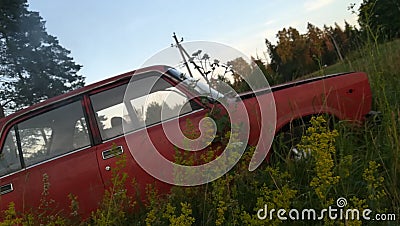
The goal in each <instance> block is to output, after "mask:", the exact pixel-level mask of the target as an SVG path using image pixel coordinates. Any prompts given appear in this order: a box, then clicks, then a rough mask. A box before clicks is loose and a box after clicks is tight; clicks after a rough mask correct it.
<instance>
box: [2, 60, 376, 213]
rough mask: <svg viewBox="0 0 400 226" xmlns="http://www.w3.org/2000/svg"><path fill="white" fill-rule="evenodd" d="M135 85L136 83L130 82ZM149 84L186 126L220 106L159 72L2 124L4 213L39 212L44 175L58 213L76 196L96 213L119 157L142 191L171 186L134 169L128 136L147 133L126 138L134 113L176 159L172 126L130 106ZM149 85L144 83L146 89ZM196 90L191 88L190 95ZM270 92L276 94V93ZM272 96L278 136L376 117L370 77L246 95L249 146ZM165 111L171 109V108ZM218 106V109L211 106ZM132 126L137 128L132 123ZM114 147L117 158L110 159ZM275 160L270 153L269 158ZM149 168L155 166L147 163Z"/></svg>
mask: <svg viewBox="0 0 400 226" xmlns="http://www.w3.org/2000/svg"><path fill="white" fill-rule="evenodd" d="M132 77H134V78H135V79H133V80H132ZM149 77H152V78H154V79H155V81H156V82H157V84H156V85H157V88H154V89H152V92H151V93H150V94H147V95H152V96H153V98H154V100H159V101H161V103H159V104H165V103H162V101H163V99H162V98H161V97H162V96H164V95H168V94H171V93H173V95H175V98H174V103H177V102H180V103H185V107H184V108H182V109H183V110H181V112H180V114H179V122H180V123H182V126H184V125H183V124H184V123H186V122H187V120H188V119H190V120H191V121H193V122H194V123H195V124H196V123H198V122H199V121H200V120H201V119H202V118H203V117H204V116H205V115H206V114H207V113H208V112H209V111H210V109H211V108H212V107H214V105H215V103H210V102H207V101H203V100H201V98H198V97H196V96H197V95H195V94H194V93H193V92H197V91H196V89H186V88H185V86H179V87H177V86H176V85H177V84H178V83H180V82H182V80H185V79H187V78H185V77H182V76H181V75H180V74H179V73H177V71H176V70H173V69H170V68H166V67H164V66H154V67H148V68H144V69H140V70H137V71H132V72H128V73H125V74H122V75H119V76H116V77H112V78H109V79H106V80H104V81H101V82H97V83H95V84H92V85H88V86H86V87H83V88H80V89H77V90H74V91H72V92H69V93H67V94H64V95H61V96H58V97H55V98H51V99H49V100H47V101H44V102H41V103H39V104H36V105H34V106H31V107H29V108H26V109H23V110H21V111H18V112H16V113H14V114H12V115H9V116H7V117H5V118H2V119H0V150H1V159H0V210H5V209H7V208H8V205H9V203H10V202H14V203H15V208H16V209H17V210H18V211H25V210H29V209H30V208H36V207H37V206H38V205H39V203H40V198H41V194H42V192H43V175H46V178H48V183H49V184H50V187H49V196H50V197H51V198H52V199H54V200H55V201H56V202H57V204H58V208H59V209H60V210H62V209H68V208H69V207H68V206H69V205H70V200H69V199H68V195H69V194H74V195H76V196H77V198H78V201H79V203H80V209H79V211H81V213H82V214H83V215H86V216H88V214H89V213H90V212H91V211H92V210H94V209H96V208H97V207H98V203H99V202H100V200H101V198H102V196H103V194H104V191H105V189H106V187H107V186H109V184H110V183H109V181H110V178H111V176H112V173H111V171H112V170H110V169H112V168H113V167H115V164H116V160H117V158H116V156H117V155H121V154H122V155H125V156H126V158H127V165H126V172H127V173H128V174H129V176H130V177H131V178H134V179H135V180H136V182H137V184H138V186H139V189H140V190H141V191H142V192H141V194H142V195H143V194H145V192H144V190H145V187H146V184H150V183H152V184H155V185H156V186H158V187H159V190H160V191H167V190H168V188H169V187H170V185H168V184H167V183H164V182H163V181H160V180H158V179H156V178H154V177H153V176H151V175H149V174H148V173H147V172H146V171H145V170H144V169H143V168H142V167H140V165H139V164H138V163H137V162H136V161H135V158H134V156H132V154H131V153H132V152H130V151H129V147H128V145H127V142H126V136H130V137H132V139H136V138H135V136H136V137H138V136H139V135H140V134H141V133H143V131H144V129H143V128H141V127H140V126H136V127H135V126H133V127H132V128H131V129H130V130H129V134H126V133H124V129H123V127H122V123H121V121H123V120H132V117H131V118H130V119H127V118H126V116H124V115H121V112H135V115H136V116H135V117H137V119H138V120H139V121H140V122H141V123H142V124H143V125H145V126H146V128H145V130H146V132H147V133H148V134H149V135H150V136H151V137H153V138H156V139H155V140H156V141H155V144H154V145H155V146H158V150H159V151H160V152H164V153H163V154H164V155H165V156H167V157H168V156H169V157H171V156H173V153H174V146H173V144H171V143H169V142H168V140H167V138H165V137H164V136H163V132H162V128H161V127H162V126H163V124H165V123H169V121H168V120H162V121H160V119H159V118H158V119H157V117H154V118H151V117H145V116H144V113H145V112H146V111H147V110H148V109H146V108H149V106H146V105H143V98H144V97H143V96H140V95H134V96H132V97H131V99H129V101H126V97H125V99H124V94H125V90H126V88H127V86H128V84H129V82H130V81H131V82H141V81H142V80H145V79H148V78H149ZM143 84H145V83H143ZM192 88H193V87H192ZM271 91H272V92H271ZM263 95H265V96H266V95H273V97H274V99H275V104H276V128H275V131H280V130H281V129H282V128H285V125H288V124H289V123H290V122H292V121H293V120H295V119H298V118H301V117H305V116H310V115H315V114H320V113H326V114H329V115H332V116H335V117H336V118H338V119H346V120H353V121H362V120H363V119H364V117H365V116H366V115H367V113H368V112H369V111H370V110H371V91H370V86H369V83H368V77H367V75H366V74H365V73H359V72H356V73H343V74H335V75H329V76H324V77H317V78H311V79H306V80H301V81H296V82H290V83H286V84H282V85H278V86H274V87H271V88H270V89H269V90H259V91H256V92H248V93H244V94H241V95H240V96H239V97H237V98H240V99H241V100H242V101H243V103H244V104H245V106H246V108H247V109H253V110H252V112H251V113H250V114H249V115H250V135H249V141H248V145H255V144H257V142H258V141H259V139H260V122H259V121H258V120H257V115H259V114H260V111H263V106H260V107H256V108H253V106H254V104H255V96H258V98H263ZM167 104H168V103H167ZM211 105H213V106H211ZM131 123H133V121H131ZM136 146H137V148H139V149H140V150H141V151H142V152H143V153H146V151H147V149H148V147H147V146H146V144H145V143H139V141H137V144H136ZM112 147H116V150H117V151H111V149H112ZM272 154H273V153H272ZM149 161H152V159H151V158H149Z"/></svg>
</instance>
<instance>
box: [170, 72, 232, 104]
mask: <svg viewBox="0 0 400 226" xmlns="http://www.w3.org/2000/svg"><path fill="white" fill-rule="evenodd" d="M168 71H169V72H170V74H171V75H172V76H174V77H175V78H177V79H179V80H180V81H182V82H183V83H184V84H185V85H187V86H188V87H190V88H192V89H194V90H195V91H196V92H198V93H199V94H201V95H206V96H207V97H210V98H212V99H220V98H223V97H224V95H223V94H222V93H220V92H218V91H217V90H215V89H214V88H212V87H211V86H210V85H208V84H207V83H206V82H203V81H201V79H200V78H193V77H190V76H188V75H187V74H185V73H182V72H180V71H178V70H177V69H175V68H170V69H169V70H168Z"/></svg>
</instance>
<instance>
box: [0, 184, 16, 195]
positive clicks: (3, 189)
mask: <svg viewBox="0 0 400 226" xmlns="http://www.w3.org/2000/svg"><path fill="white" fill-rule="evenodd" d="M12 191H14V188H13V185H12V183H9V184H6V185H2V186H1V187H0V195H4V194H7V193H9V192H12Z"/></svg>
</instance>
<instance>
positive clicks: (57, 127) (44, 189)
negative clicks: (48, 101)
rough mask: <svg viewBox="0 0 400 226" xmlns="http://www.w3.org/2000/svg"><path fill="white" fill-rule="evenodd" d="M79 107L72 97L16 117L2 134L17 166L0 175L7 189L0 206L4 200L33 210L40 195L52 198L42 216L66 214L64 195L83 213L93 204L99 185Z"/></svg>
mask: <svg viewBox="0 0 400 226" xmlns="http://www.w3.org/2000/svg"><path fill="white" fill-rule="evenodd" d="M83 107H84V106H83V102H82V100H81V99H80V98H78V99H76V98H75V99H72V100H68V101H65V102H62V103H58V104H56V106H52V107H51V108H48V109H41V110H40V112H36V113H35V112H33V113H31V115H28V116H25V117H24V118H23V119H20V120H18V121H16V123H15V124H14V125H13V127H12V128H14V130H10V131H9V132H8V133H9V135H8V136H11V137H12V136H15V138H9V139H11V140H13V141H14V144H13V145H12V147H13V148H16V149H17V150H18V151H17V153H18V154H19V158H20V160H21V167H22V170H21V171H17V172H16V173H14V174H8V175H5V176H4V177H3V178H2V180H1V183H2V184H1V185H2V186H8V184H11V185H12V188H13V189H12V190H11V191H9V192H8V193H5V194H3V195H2V196H1V200H2V206H1V208H2V209H4V207H5V205H7V204H8V202H10V201H13V202H15V204H16V206H18V207H20V209H19V210H29V209H31V208H32V209H37V208H38V207H39V205H40V202H41V198H43V197H45V198H46V199H47V200H54V204H53V206H51V207H49V209H48V211H50V212H47V213H46V214H55V213H61V214H66V215H68V214H69V206H70V204H71V200H70V199H69V195H70V194H72V195H74V196H75V197H77V201H78V202H79V213H81V214H83V215H84V216H85V217H87V216H89V215H88V214H90V211H92V210H94V209H95V208H96V207H97V205H98V202H99V201H100V199H101V197H102V194H103V192H104V186H103V181H102V178H101V176H100V173H99V168H98V164H97V156H96V151H95V148H93V147H92V142H91V140H92V139H91V132H90V130H89V128H88V126H87V125H88V123H87V117H85V113H84V108H83ZM13 131H14V132H13ZM4 150H11V149H10V148H5V149H4ZM4 150H3V151H4ZM21 157H22V158H21Z"/></svg>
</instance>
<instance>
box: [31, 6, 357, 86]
mask: <svg viewBox="0 0 400 226" xmlns="http://www.w3.org/2000/svg"><path fill="white" fill-rule="evenodd" d="M361 2H362V0H253V1H228V0H221V1H211V0H202V1H183V0H172V1H162V0H153V1H141V0H137V1H132V0H119V1H98V0H83V1H82V0H68V1H67V0H64V1H61V0H57V1H56V0H55V1H51V0H47V1H44V0H28V3H29V10H32V11H37V12H39V13H40V16H41V17H42V18H43V19H44V20H45V21H46V29H47V32H48V33H49V34H51V35H53V36H56V37H57V38H58V40H59V42H60V44H61V45H62V46H63V47H65V48H66V49H68V50H70V51H71V54H70V56H71V57H73V58H74V61H75V62H76V63H78V64H80V65H82V66H83V67H82V69H81V70H80V72H79V74H81V75H83V76H85V77H86V84H91V83H93V82H96V81H100V80H103V79H105V78H109V77H112V76H115V75H118V74H121V73H124V72H128V71H132V70H134V69H137V68H139V67H141V66H142V65H143V63H144V62H146V60H147V59H149V58H150V57H152V56H153V55H155V54H156V53H157V52H159V51H161V50H163V49H165V48H171V47H170V46H171V43H173V39H172V34H173V32H176V34H177V35H178V37H183V38H184V40H185V41H211V42H218V43H222V44H224V45H228V46H231V47H233V48H235V49H237V50H239V51H241V52H242V53H244V54H245V55H246V56H249V57H250V56H254V57H256V56H258V57H260V58H265V56H266V54H267V53H266V51H267V48H266V45H265V39H268V40H270V41H272V42H273V43H274V42H275V41H276V38H275V35H276V34H277V32H278V31H279V30H282V29H283V28H288V27H289V26H291V27H294V28H296V29H297V30H299V31H300V32H301V33H305V32H306V27H307V22H310V23H312V24H314V25H316V26H318V27H321V28H322V27H323V25H324V24H326V25H328V26H334V23H335V22H337V23H338V24H339V25H341V26H342V25H343V24H344V21H345V20H346V21H347V22H348V23H350V24H352V25H356V24H357V17H356V15H353V14H351V12H350V11H348V9H347V8H348V6H349V5H350V3H356V7H357V8H358V6H359V5H360V3H361Z"/></svg>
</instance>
